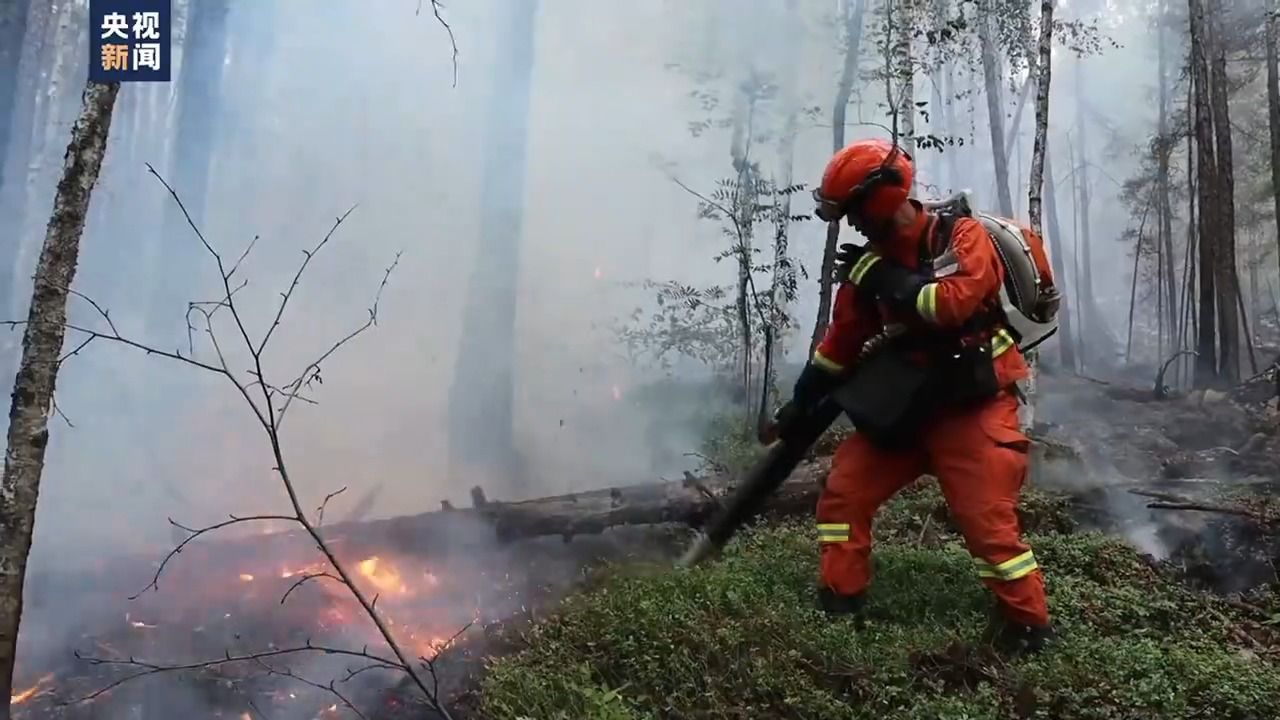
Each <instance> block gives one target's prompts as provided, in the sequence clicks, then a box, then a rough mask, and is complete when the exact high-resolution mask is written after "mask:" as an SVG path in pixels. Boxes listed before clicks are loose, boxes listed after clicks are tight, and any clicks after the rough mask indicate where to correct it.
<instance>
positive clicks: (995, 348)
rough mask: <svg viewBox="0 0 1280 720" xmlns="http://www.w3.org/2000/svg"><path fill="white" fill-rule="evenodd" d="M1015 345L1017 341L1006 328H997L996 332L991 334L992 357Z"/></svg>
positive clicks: (998, 355)
mask: <svg viewBox="0 0 1280 720" xmlns="http://www.w3.org/2000/svg"><path fill="white" fill-rule="evenodd" d="M1014 345H1017V343H1016V342H1015V341H1014V339H1013V335H1012V334H1010V332H1009V331H1008V330H1006V329H1005V328H1000V329H999V330H996V332H995V334H994V335H992V336H991V357H993V358H997V357H1000V356H1001V355H1003V354H1004V353H1005V352H1007V351H1008V350H1009V348H1011V347H1013V346H1014Z"/></svg>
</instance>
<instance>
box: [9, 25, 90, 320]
mask: <svg viewBox="0 0 1280 720" xmlns="http://www.w3.org/2000/svg"><path fill="white" fill-rule="evenodd" d="M74 9H75V7H74V4H73V3H65V2H64V3H61V4H59V5H55V6H53V7H51V8H50V10H49V11H48V13H47V20H46V23H45V28H44V33H43V37H42V38H41V41H40V43H39V47H38V52H37V53H36V55H35V56H34V57H33V58H32V59H33V61H34V62H35V63H36V65H35V67H34V68H33V72H35V73H36V78H35V81H36V85H35V93H34V95H35V97H34V99H33V101H32V108H31V118H32V120H31V125H30V127H29V135H28V137H29V138H30V139H29V140H28V141H27V142H24V143H23V146H24V147H23V149H24V150H25V151H26V155H25V157H22V158H21V160H22V162H21V165H20V166H19V167H20V170H21V172H23V173H24V178H23V180H22V182H21V186H20V187H15V188H14V189H15V190H17V191H18V192H19V194H20V200H19V202H20V203H21V209H20V210H18V215H17V217H18V219H19V221H20V222H19V225H18V229H17V231H16V232H15V237H16V238H17V241H16V244H17V248H16V249H15V251H14V252H15V259H14V265H15V266H16V267H17V268H18V273H20V274H21V275H22V276H26V277H29V275H28V273H30V271H31V268H32V267H33V266H34V265H35V261H36V255H37V254H38V248H39V246H40V239H39V233H38V231H37V228H36V227H35V226H34V225H31V223H30V222H28V219H30V218H34V217H36V216H37V215H38V214H39V208H40V207H41V205H42V203H43V200H44V198H42V197H41V196H40V194H39V193H38V192H37V189H38V188H41V187H43V181H44V179H45V178H47V177H49V176H50V175H49V174H51V173H52V170H51V169H49V168H48V166H47V165H46V163H48V162H49V161H51V160H52V159H53V158H54V157H56V155H55V151H53V150H51V148H53V147H55V146H56V145H57V144H58V143H59V142H60V139H61V136H62V135H61V133H60V132H58V107H59V104H60V101H61V100H63V93H64V91H65V87H64V85H63V81H64V75H65V74H66V72H67V68H68V66H70V65H71V63H69V62H67V56H68V55H70V54H71V51H70V50H69V46H70V45H71V44H72V42H73V40H72V39H73V38H74V37H75V36H76V35H75V33H74V32H73V30H72V27H71V24H72V23H71V20H72V17H71V16H72V14H73V11H74ZM76 69H77V70H80V71H81V72H83V68H76ZM16 139H17V138H11V140H16ZM46 173H49V174H46ZM16 184H17V183H16V182H15V185H16ZM16 279H17V278H15V280H16ZM24 285H25V283H23V282H14V286H13V292H11V297H12V298H13V302H14V305H15V306H17V305H20V304H21V302H22V301H24V300H25V297H22V295H23V293H24V287H23V286H24Z"/></svg>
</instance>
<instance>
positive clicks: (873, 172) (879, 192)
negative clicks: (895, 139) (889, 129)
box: [813, 140, 914, 225]
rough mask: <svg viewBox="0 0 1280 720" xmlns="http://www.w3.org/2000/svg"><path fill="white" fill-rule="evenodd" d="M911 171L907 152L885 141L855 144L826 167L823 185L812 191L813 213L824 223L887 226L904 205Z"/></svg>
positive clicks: (864, 141) (823, 174)
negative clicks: (814, 205)
mask: <svg viewBox="0 0 1280 720" xmlns="http://www.w3.org/2000/svg"><path fill="white" fill-rule="evenodd" d="M913 175H914V168H912V165H911V156H910V155H909V154H907V151H906V150H903V149H902V148H900V147H898V146H896V145H894V144H893V143H891V142H888V141H886V140H858V141H857V142H854V143H851V144H849V145H846V146H845V147H843V148H841V149H840V150H839V151H838V152H836V154H835V155H834V156H832V158H831V160H830V161H829V162H828V163H827V169H826V170H825V171H824V172H823V173H822V185H821V186H820V187H818V188H817V189H816V190H814V191H813V199H814V200H815V201H816V202H817V203H818V206H817V209H816V210H815V213H814V214H816V215H817V216H818V218H819V219H821V220H824V221H826V222H833V221H838V220H839V219H840V218H842V217H848V219H849V224H850V225H853V224H855V221H861V222H865V223H869V224H880V223H884V222H887V221H888V220H889V219H890V218H892V217H893V214H894V212H896V211H897V210H898V208H899V207H900V206H901V205H902V203H904V202H906V201H907V194H908V193H909V192H910V190H911V180H912V176H913Z"/></svg>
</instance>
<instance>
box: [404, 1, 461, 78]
mask: <svg viewBox="0 0 1280 720" xmlns="http://www.w3.org/2000/svg"><path fill="white" fill-rule="evenodd" d="M442 10H444V3H442V2H440V0H431V13H432V14H433V15H435V16H436V22H438V23H440V24H441V25H442V26H444V30H445V32H447V33H448V34H449V46H450V47H451V48H452V49H453V86H454V87H458V40H457V38H455V37H454V36H453V27H452V26H450V25H449V23H448V21H446V20H445V19H444V16H443V15H441V14H440V12H441V11H442ZM413 14H414V15H420V14H422V0H418V9H417V10H416V11H414V13H413Z"/></svg>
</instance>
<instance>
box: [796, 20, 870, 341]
mask: <svg viewBox="0 0 1280 720" xmlns="http://www.w3.org/2000/svg"><path fill="white" fill-rule="evenodd" d="M840 8H841V12H842V13H844V36H845V46H844V67H843V68H842V69H841V71H840V81H839V82H838V83H837V84H836V96H835V101H834V102H833V103H832V104H831V150H832V152H836V151H838V150H839V149H840V148H842V147H844V126H845V122H846V121H847V118H848V112H849V98H850V97H851V96H852V95H853V80H854V77H855V76H856V75H857V71H858V58H859V56H860V55H859V54H860V52H861V49H862V24H863V17H864V16H865V15H866V12H867V0H844V2H842V3H841V5H840ZM839 241H840V223H839V222H833V223H827V242H826V244H825V245H824V246H823V248H822V272H821V274H820V275H819V276H818V318H817V320H816V321H815V322H814V324H813V335H812V336H811V338H810V340H809V354H810V355H813V352H814V351H815V350H817V349H818V343H820V342H822V337H823V336H824V335H826V334H827V324H828V323H829V322H830V320H831V296H832V291H833V289H834V287H835V283H834V281H833V279H832V277H831V275H832V273H834V272H835V267H836V245H837V244H838V243H839Z"/></svg>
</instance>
